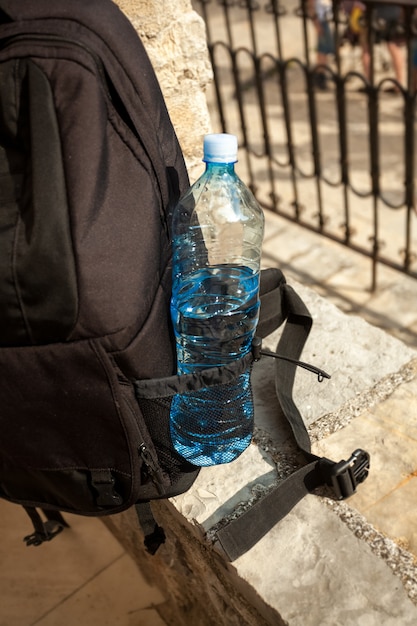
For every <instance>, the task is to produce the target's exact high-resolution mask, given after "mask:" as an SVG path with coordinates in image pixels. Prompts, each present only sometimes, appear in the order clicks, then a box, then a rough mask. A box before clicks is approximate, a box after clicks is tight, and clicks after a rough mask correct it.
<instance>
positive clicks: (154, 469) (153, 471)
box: [139, 442, 164, 495]
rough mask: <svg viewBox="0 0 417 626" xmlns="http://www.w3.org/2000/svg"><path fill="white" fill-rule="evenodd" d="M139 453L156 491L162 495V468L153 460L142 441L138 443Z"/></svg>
mask: <svg viewBox="0 0 417 626" xmlns="http://www.w3.org/2000/svg"><path fill="white" fill-rule="evenodd" d="M139 455H140V457H141V458H142V461H143V462H144V464H145V466H146V468H147V470H148V472H149V475H150V477H151V479H152V482H153V483H154V485H155V487H156V488H157V490H158V493H159V494H160V495H164V488H163V474H162V470H161V469H160V467H158V464H157V463H156V462H155V460H154V458H153V456H152V454H151V453H150V451H149V449H148V448H147V446H146V444H145V443H144V442H142V443H141V444H140V445H139Z"/></svg>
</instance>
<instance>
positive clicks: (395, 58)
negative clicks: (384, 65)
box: [387, 41, 404, 86]
mask: <svg viewBox="0 0 417 626" xmlns="http://www.w3.org/2000/svg"><path fill="white" fill-rule="evenodd" d="M387 47H388V50H389V53H390V55H391V60H392V65H393V68H394V73H395V78H396V79H397V81H398V82H399V84H400V85H401V86H402V85H403V79H404V57H403V50H402V48H401V46H399V45H398V44H397V43H395V41H387Z"/></svg>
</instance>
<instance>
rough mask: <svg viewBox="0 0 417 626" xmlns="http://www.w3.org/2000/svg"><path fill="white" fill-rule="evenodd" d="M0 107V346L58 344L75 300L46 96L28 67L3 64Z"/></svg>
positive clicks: (54, 128)
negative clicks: (0, 103)
mask: <svg viewBox="0 0 417 626" xmlns="http://www.w3.org/2000/svg"><path fill="white" fill-rule="evenodd" d="M0 99H1V102H2V107H1V111H2V114H1V115H0V145H1V148H0V186H1V189H2V193H1V200H0V203H1V212H0V268H1V269H0V273H1V275H0V344H1V345H25V344H34V343H46V342H49V341H57V340H62V339H65V338H66V337H67V336H68V335H69V333H70V332H71V330H72V328H73V326H74V324H75V321H76V316H77V309H78V296H77V281H76V272H75V261H74V257H73V254H72V242H71V233H70V229H69V215H68V207H67V198H66V186H65V178H64V172H63V163H62V155H61V144H60V138H59V128H58V124H57V119H56V114H55V110H54V105H53V100H52V91H51V88H50V85H49V82H48V80H47V78H46V76H45V75H44V74H43V73H42V72H41V71H40V70H39V69H38V68H37V66H36V65H35V64H34V63H33V62H31V61H30V60H26V59H22V60H21V62H16V61H8V62H6V63H5V64H2V65H1V67H0ZM46 224H47V227H45V225H46Z"/></svg>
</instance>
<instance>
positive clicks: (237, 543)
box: [216, 282, 369, 561]
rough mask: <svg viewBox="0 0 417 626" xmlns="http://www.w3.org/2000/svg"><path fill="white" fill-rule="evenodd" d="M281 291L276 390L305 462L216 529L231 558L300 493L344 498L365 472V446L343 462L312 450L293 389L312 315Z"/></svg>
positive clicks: (244, 549)
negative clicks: (326, 491)
mask: <svg viewBox="0 0 417 626" xmlns="http://www.w3.org/2000/svg"><path fill="white" fill-rule="evenodd" d="M280 290H281V298H282V301H278V300H277V301H276V305H277V306H278V305H279V307H280V309H281V311H282V313H283V314H284V315H286V318H287V319H286V324H285V327H284V329H283V332H282V335H281V339H280V341H279V343H278V347H277V353H278V354H279V355H280V357H284V358H278V359H276V361H275V389H276V393H277V396H278V400H279V403H280V405H281V408H282V410H283V412H284V414H285V416H286V418H287V420H288V422H289V424H290V426H291V428H292V431H293V434H294V437H295V440H296V442H297V445H298V446H299V448H300V449H301V450H302V452H303V454H304V456H305V458H306V459H307V465H305V466H304V467H302V468H301V469H299V470H297V471H295V472H294V473H293V474H291V475H290V476H289V477H288V478H286V479H285V480H283V481H282V482H281V483H279V484H278V485H277V486H275V487H274V488H273V489H272V490H271V491H270V492H269V493H268V494H267V495H266V496H264V497H263V498H262V499H261V500H259V501H258V502H257V503H256V504H255V505H254V506H252V507H251V508H250V509H248V510H247V511H246V512H244V513H243V514H242V515H241V516H240V517H238V518H236V519H234V520H232V521H231V522H229V523H228V524H227V525H226V526H225V527H224V528H222V529H220V530H219V531H217V533H216V539H217V540H218V542H219V544H220V546H221V548H222V550H223V552H224V553H225V554H226V556H227V557H228V558H229V560H230V561H234V560H235V559H237V558H238V557H239V556H241V555H242V554H244V553H245V552H247V551H248V550H249V549H250V548H252V547H253V546H254V545H255V544H256V543H257V542H258V541H259V540H260V539H261V538H262V537H263V536H265V535H266V534H267V533H268V532H269V530H271V528H273V526H275V524H277V523H278V522H279V521H280V520H281V519H283V518H284V517H285V516H286V515H287V514H288V513H289V512H290V511H291V509H292V508H293V507H294V506H295V505H296V504H297V503H298V502H299V501H300V500H302V498H304V496H306V495H307V494H308V493H312V492H313V491H314V490H315V489H316V488H317V487H320V486H324V485H328V486H330V487H332V489H333V491H334V494H335V497H336V498H337V499H343V498H347V497H349V496H350V495H352V494H353V493H354V492H355V491H356V486H357V485H358V484H359V483H361V482H363V481H364V480H365V478H366V477H367V475H368V471H369V455H368V454H367V453H366V452H364V451H363V450H356V451H355V452H354V453H353V454H352V456H351V457H350V458H349V459H348V460H347V461H340V462H339V463H335V462H334V461H330V460H328V459H326V458H324V457H323V458H322V457H318V456H316V455H314V454H312V453H311V444H310V438H309V435H308V432H307V429H306V427H305V425H304V422H303V419H302V417H301V415H300V412H299V411H298V408H297V406H296V405H295V402H294V400H293V396H292V392H293V385H294V378H295V372H296V368H297V363H296V361H297V359H298V358H299V356H300V355H301V352H302V350H303V347H304V344H305V342H306V340H307V338H308V335H309V332H310V329H311V326H312V319H311V315H310V313H309V311H308V309H307V307H306V306H305V304H304V302H303V301H302V299H301V298H300V297H299V295H298V294H297V293H296V292H295V291H294V290H293V289H292V288H291V287H290V286H288V285H287V284H285V283H284V284H283V283H282V282H281V285H280ZM262 353H263V354H266V353H265V352H262ZM285 357H288V358H289V360H286V359H285ZM319 380H320V378H319Z"/></svg>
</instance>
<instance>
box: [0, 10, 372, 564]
mask: <svg viewBox="0 0 417 626" xmlns="http://www.w3.org/2000/svg"><path fill="white" fill-rule="evenodd" d="M188 184H189V182H188V177H187V172H186V168H185V165H184V160H183V156H182V153H181V149H180V146H179V143H178V141H177V138H176V135H175V132H174V129H173V127H172V124H171V121H170V118H169V115H168V113H167V110H166V106H165V103H164V100H163V97H162V94H161V91H160V88H159V85H158V82H157V79H156V77H155V74H154V72H153V69H152V67H151V64H150V62H149V59H148V57H147V55H146V53H145V50H144V47H143V45H142V43H141V41H140V39H139V37H138V35H137V33H136V31H135V30H134V28H133V26H132V25H131V24H130V22H129V21H128V19H127V18H126V17H125V16H124V15H123V13H122V12H121V11H120V10H119V9H118V7H117V6H116V5H115V4H113V3H112V2H111V1H110V0H72V1H71V2H68V1H67V0H37V1H36V2H33V1H32V0H0V205H1V217H0V244H1V245H0V255H1V258H0V322H1V323H0V372H1V375H0V432H1V437H0V497H3V498H5V499H7V500H9V501H10V502H15V503H18V504H20V505H23V506H24V508H25V509H26V511H27V512H28V514H29V515H30V517H31V519H32V521H33V524H34V532H33V533H32V534H30V535H28V536H27V537H26V538H25V540H26V542H27V544H28V545H40V544H41V543H42V542H44V541H48V540H50V539H51V538H52V537H54V536H55V535H56V534H57V533H59V532H60V531H61V530H62V528H63V527H64V526H65V525H66V524H65V520H64V518H63V517H62V515H61V513H60V511H67V512H71V513H76V514H80V515H90V516H100V515H109V514H114V513H119V512H121V511H124V510H126V509H127V508H129V507H131V506H133V505H134V506H136V509H137V511H138V515H139V519H140V521H141V523H142V526H143V529H144V534H145V545H146V546H147V548H148V550H149V551H150V552H152V553H153V552H155V550H156V549H157V547H158V546H159V545H160V544H161V542H163V541H164V539H165V535H164V532H163V530H162V529H161V528H160V527H159V526H158V525H157V523H156V522H155V520H154V518H153V516H152V512H151V509H150V501H151V500H153V499H155V498H167V497H170V496H174V495H176V494H179V493H182V492H184V491H186V490H187V489H189V487H190V486H191V485H192V483H193V481H194V480H195V478H196V476H197V474H198V468H196V467H194V466H193V465H191V464H190V463H188V462H187V461H185V460H184V459H182V458H181V457H180V456H179V455H178V454H177V453H176V452H175V450H174V449H173V447H172V444H171V441H170V436H169V409H170V400H171V397H172V395H173V394H174V393H176V392H178V391H181V390H183V389H185V388H187V387H189V386H190V384H192V385H193V386H194V387H195V388H197V387H198V386H200V387H201V386H204V385H209V384H210V385H212V384H222V383H223V382H226V381H228V380H230V379H231V378H233V377H235V376H238V375H239V373H240V371H242V368H245V367H247V364H248V362H249V361H250V362H252V361H254V360H256V359H258V358H260V356H261V354H262V353H264V351H263V350H262V348H261V342H260V338H262V337H265V336H266V335H267V334H269V333H270V332H271V331H272V330H274V329H275V328H277V327H278V326H280V325H281V324H282V323H283V322H286V324H285V329H284V332H283V334H282V339H281V342H280V346H279V353H280V358H279V359H277V360H276V363H277V376H279V379H280V380H281V381H282V384H280V386H279V387H280V389H279V390H278V394H279V398H280V401H281V404H282V407H283V410H284V412H285V413H286V415H287V417H288V419H289V420H290V422H291V423H292V424H293V428H294V430H295V435H296V439H297V442H298V443H299V445H300V446H301V447H302V449H303V450H304V451H305V454H306V457H307V459H308V464H307V465H306V466H305V467H303V468H302V470H300V471H299V472H296V473H295V474H294V475H293V477H290V479H289V481H290V482H288V483H286V484H287V485H288V486H287V487H285V484H284V490H285V491H286V492H288V495H285V496H284V501H283V502H282V495H281V496H279V498H278V500H279V506H278V505H277V506H275V507H274V506H272V507H271V502H270V501H268V502H266V506H265V507H264V508H262V510H263V511H264V513H263V514H262V513H261V515H260V516H259V515H258V520H257V524H256V529H253V528H252V529H251V530H249V529H250V527H251V526H253V524H251V520H250V515H249V517H248V516H246V515H244V516H242V517H241V518H239V519H237V520H236V521H235V522H234V523H232V524H231V525H230V526H227V527H226V528H224V529H222V531H220V532H219V537H218V538H219V540H220V541H221V543H222V545H223V547H224V549H225V551H226V553H227V554H228V555H229V558H231V559H233V558H235V557H236V556H237V555H238V554H239V553H242V552H244V551H245V550H247V549H248V548H249V547H250V546H251V545H253V543H255V542H256V541H257V540H258V539H259V538H260V536H262V534H264V533H265V532H267V531H268V530H269V528H270V527H271V526H272V525H273V524H274V523H275V522H276V521H277V519H279V518H280V517H282V516H283V515H285V514H286V512H288V510H290V508H291V507H292V506H293V505H294V504H295V503H296V502H297V501H298V500H299V499H300V498H301V497H303V495H305V493H307V492H309V491H311V490H312V489H314V488H315V487H316V486H317V485H318V484H333V485H334V486H336V490H337V492H338V494H337V495H338V496H343V497H344V496H347V495H350V494H351V493H353V492H354V491H355V489H356V485H357V483H359V482H361V481H362V480H364V478H365V477H366V475H367V472H368V466H369V457H368V455H367V454H366V453H364V452H363V451H359V452H357V453H355V454H354V455H353V456H352V457H351V459H349V461H348V462H342V465H343V467H342V466H341V464H335V463H333V462H330V461H327V460H323V459H319V458H318V457H315V456H314V455H311V453H310V442H309V439H308V435H307V431H306V429H305V427H304V425H303V423H302V420H301V416H300V415H299V413H298V410H297V408H296V407H295V405H294V402H293V400H292V385H293V381H294V375H295V369H296V367H297V365H299V363H298V362H297V360H298V358H299V356H300V354H301V351H302V348H303V345H304V342H305V340H306V338H307V336H308V333H309V330H310V327H311V317H310V315H309V313H308V311H307V309H306V307H305V305H304V303H303V302H302V300H301V299H300V298H299V297H298V296H297V294H296V293H295V292H294V290H292V289H291V288H290V287H289V286H288V285H286V283H285V279H284V277H283V276H282V274H281V273H280V272H279V271H278V270H276V269H271V270H266V271H264V272H263V273H262V279H261V297H262V304H261V318H260V322H259V325H258V332H257V335H258V339H257V341H256V342H254V350H253V353H252V354H250V355H248V356H247V357H245V359H241V360H239V361H237V362H236V363H235V364H233V365H231V366H228V367H225V368H219V369H218V368H214V369H212V370H206V371H205V372H202V373H201V375H200V376H199V377H195V376H194V377H187V376H181V377H178V376H176V375H175V371H176V361H175V346H174V341H173V331H172V327H171V322H170V315H169V300H170V295H171V246H170V212H171V209H172V208H173V206H174V205H175V204H176V202H177V201H178V199H179V197H180V195H181V194H182V193H183V192H184V191H185V189H186V188H187V186H188ZM301 365H303V366H305V367H308V368H310V369H312V371H314V372H315V373H316V374H318V375H319V377H322V376H323V375H325V374H324V372H321V371H320V370H318V369H317V368H314V367H313V366H308V365H306V364H301ZM300 472H301V473H300ZM300 481H301V483H302V485H303V487H301V488H300V487H297V489H296V490H295V491H296V493H293V492H294V489H293V486H294V485H295V484H297V485H299V484H300ZM280 493H281V494H282V490H281V489H280ZM271 497H272V494H269V495H268V496H267V498H271ZM260 504H261V503H258V505H260ZM274 508H275V509H276V511H275V512H274V510H273V509H274ZM39 509H41V510H42V511H43V515H41V513H40V512H39ZM278 509H279V511H278ZM248 513H249V514H250V513H251V512H250V511H249V512H248ZM262 515H265V521H264V522H262ZM235 524H236V525H241V527H238V528H237V530H235V526H234V525H235ZM237 536H239V537H237ZM236 540H237V543H236Z"/></svg>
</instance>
